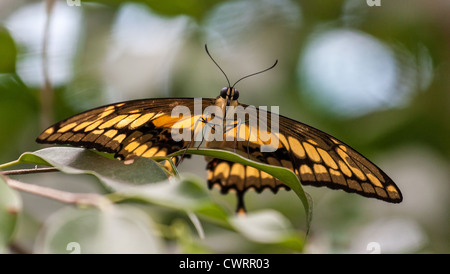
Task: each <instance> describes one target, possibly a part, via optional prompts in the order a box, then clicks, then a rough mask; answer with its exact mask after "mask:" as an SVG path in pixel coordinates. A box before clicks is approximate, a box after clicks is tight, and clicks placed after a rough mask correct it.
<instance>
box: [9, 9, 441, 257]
mask: <svg viewBox="0 0 450 274" xmlns="http://www.w3.org/2000/svg"><path fill="white" fill-rule="evenodd" d="M77 2H78V1H70V0H69V1H65V0H57V1H24V0H0V163H4V162H8V161H12V160H14V159H16V158H17V157H18V156H19V155H20V154H21V153H22V152H25V151H34V150H37V149H39V148H40V146H39V145H38V144H36V143H35V142H34V140H35V138H36V136H37V135H38V134H39V133H40V132H41V130H43V129H44V128H46V127H47V126H49V125H50V124H51V123H54V122H56V121H59V120H61V119H64V118H66V117H68V116H70V115H73V114H76V113H79V112H81V111H84V110H87V109H90V108H93V107H96V106H100V105H104V104H107V103H112V102H118V101H124V100H128V99H138V98H155V97H209V98H210V97H216V96H217V95H218V94H219V91H220V89H221V88H222V87H224V86H226V80H225V78H224V77H223V75H222V73H221V72H220V71H219V70H218V69H217V68H216V67H215V65H214V64H213V63H212V62H211V60H210V59H209V57H208V56H207V55H206V53H205V51H204V44H205V43H206V44H208V48H209V50H210V52H211V54H212V55H213V56H214V57H215V59H216V60H217V61H218V63H219V64H220V65H221V67H222V68H223V69H224V71H225V72H226V73H227V74H228V77H229V78H230V81H231V82H232V83H233V82H234V81H236V80H237V79H239V78H240V77H242V76H244V75H247V74H249V73H253V72H256V71H259V70H261V69H263V68H266V67H268V66H270V65H271V64H273V62H274V60H275V59H278V60H279V63H278V65H277V66H276V67H275V69H273V70H271V71H269V72H266V73H264V74H263V75H259V76H255V77H253V78H250V79H246V80H245V81H242V82H240V83H239V85H238V86H237V88H238V89H239V91H240V99H239V100H240V102H242V103H245V104H251V105H255V106H273V105H274V106H279V107H280V113H281V114H282V115H285V116H288V117H291V118H293V119H296V120H298V121H301V122H304V123H306V124H309V125H312V126H314V127H316V128H319V129H321V130H323V131H325V132H328V133H330V134H331V135H334V136H336V137H337V138H339V139H341V140H343V141H344V142H346V143H347V144H350V145H351V146H352V147H354V148H355V149H356V150H358V151H359V152H361V153H362V154H363V155H365V156H367V157H368V158H369V159H371V160H372V161H373V162H375V163H376V164H377V165H378V166H380V167H381V168H382V169H383V170H384V171H386V173H387V174H389V176H390V177H391V178H392V179H393V180H394V181H395V182H396V184H397V185H398V186H399V187H400V189H401V190H402V193H403V196H404V201H403V202H402V203H401V204H398V205H394V204H387V203H384V202H381V201H379V200H375V199H367V198H364V197H360V196H357V195H354V194H347V193H345V192H343V191H333V190H329V189H325V188H313V187H305V190H306V191H308V192H309V193H310V194H311V196H312V198H313V199H314V206H315V207H314V219H313V222H312V227H311V233H310V235H309V238H308V242H307V244H306V247H305V252H306V253H369V252H370V248H369V249H368V246H369V243H370V242H378V243H379V244H380V248H381V251H382V252H387V253H449V252H450V213H449V212H450V200H449V199H448V198H449V194H450V185H449V184H450V168H449V167H450V142H449V140H450V121H449V117H450V28H449V26H450V17H449V16H448V14H450V2H449V1H448V0H434V1H425V0H389V1H387V0H381V1H379V3H380V6H369V5H368V2H377V1H366V0H329V1H309V0H297V1H294V0H243V1H239V0H236V1H220V0H215V1H200V0H173V1H157V0H147V1H146V0H142V1H122V0H114V1H107V0H103V1H83V0H82V1H81V2H80V5H77ZM52 3H53V5H52ZM69 4H71V5H69ZM72 4H74V5H72ZM46 7H51V9H50V8H48V9H47V12H46ZM48 11H50V12H48ZM46 24H48V31H45V26H46ZM44 39H47V44H46V47H44V46H43V45H44V43H43V41H44ZM44 48H45V51H44ZM44 52H45V54H43V53H44ZM45 55H46V56H45ZM44 57H45V58H44ZM43 60H45V61H44V62H43ZM46 78H47V79H46ZM46 80H47V81H46ZM205 167H206V162H205V161H204V160H203V159H202V158H201V157H193V159H192V160H189V161H186V162H184V163H183V165H182V166H181V168H180V169H181V172H190V173H194V174H197V175H198V176H200V177H202V178H206V171H205ZM60 176H61V175H56V174H52V175H39V176H35V177H25V176H24V177H23V178H22V179H23V181H29V182H33V183H36V184H41V185H46V186H51V187H55V188H60V189H65V190H70V191H97V190H98V189H97V187H96V185H95V184H92V183H91V182H89V179H86V178H83V180H82V182H78V181H79V180H78V178H77V177H75V178H73V177H67V176H66V177H63V178H64V179H61V177H60ZM250 192H251V191H250ZM211 194H212V195H214V199H217V200H221V201H223V203H225V204H227V205H228V206H229V208H231V209H232V208H233V207H234V199H235V198H234V196H233V195H227V196H221V195H220V194H219V193H218V191H217V190H213V191H212V193H211ZM21 196H22V198H23V203H24V214H23V216H22V219H21V222H24V223H26V224H27V225H23V226H21V227H22V228H19V231H18V235H19V236H20V237H18V238H19V239H20V242H18V243H17V246H16V248H17V247H18V246H20V248H23V249H25V250H27V249H28V250H30V249H31V248H32V247H33V244H34V242H33V241H34V240H33V239H34V237H35V236H36V234H37V233H38V231H39V229H40V226H41V225H42V223H43V222H44V221H45V220H47V218H48V216H50V215H51V214H52V213H54V212H55V208H59V207H61V204H59V203H57V202H54V201H49V200H48V199H44V198H40V197H36V196H32V195H28V194H23V193H21ZM246 200H247V208H248V209H249V210H250V211H252V210H256V209H264V208H274V209H276V210H278V211H279V212H281V213H282V214H283V215H285V216H286V217H287V218H288V219H289V220H290V221H291V222H292V223H293V224H294V226H295V227H302V224H303V223H304V218H303V214H304V213H303V207H302V205H301V203H300V202H299V201H298V199H296V197H295V195H294V194H293V193H292V192H286V191H280V192H279V193H278V194H277V195H273V194H272V193H270V192H268V191H265V192H264V193H262V194H256V193H248V194H247V195H246ZM23 227H26V228H23ZM207 229H208V227H206V228H205V230H206V232H205V234H206V236H207V237H206V238H207V239H206V240H205V241H208V230H207ZM221 239H222V241H221ZM230 239H231V238H230V237H229V235H220V234H214V236H213V237H210V239H209V241H210V245H211V246H213V248H212V250H214V252H238V253H239V252H248V250H251V251H255V250H252V249H247V248H246V247H244V246H243V247H242V248H241V247H239V246H236V245H238V244H239V243H238V242H237V243H236V244H235V245H234V246H232V247H231V245H233V244H232V243H233V241H231V240H230ZM264 252H277V249H273V250H271V249H268V250H264Z"/></svg>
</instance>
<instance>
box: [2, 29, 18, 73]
mask: <svg viewBox="0 0 450 274" xmlns="http://www.w3.org/2000/svg"><path fill="white" fill-rule="evenodd" d="M16 56H17V48H16V45H15V43H14V40H13V38H12V37H11V35H9V33H8V31H7V30H6V29H5V28H3V27H0V73H14V72H15V71H16Z"/></svg>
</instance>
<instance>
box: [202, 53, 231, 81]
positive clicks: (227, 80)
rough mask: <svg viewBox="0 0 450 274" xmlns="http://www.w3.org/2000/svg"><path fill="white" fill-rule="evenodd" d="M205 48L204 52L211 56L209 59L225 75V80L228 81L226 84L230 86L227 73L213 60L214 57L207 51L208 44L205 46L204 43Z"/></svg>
mask: <svg viewBox="0 0 450 274" xmlns="http://www.w3.org/2000/svg"><path fill="white" fill-rule="evenodd" d="M205 50H206V53H208V56H209V58H211V60H212V61H213V62H214V64H216V66H217V67H218V68H219V69H220V71H221V72H222V73H223V75H225V78H226V79H227V82H228V86H231V85H230V80H228V77H227V74H226V73H225V71H223V69H222V68H221V67H220V66H219V64H217V62H216V61H215V60H214V58H212V56H211V54H210V53H209V51H208V46H206V44H205Z"/></svg>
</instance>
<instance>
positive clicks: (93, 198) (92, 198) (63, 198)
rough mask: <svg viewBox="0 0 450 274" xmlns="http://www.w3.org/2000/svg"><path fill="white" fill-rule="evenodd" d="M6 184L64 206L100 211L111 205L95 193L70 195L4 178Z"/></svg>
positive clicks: (70, 193)
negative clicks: (83, 207)
mask: <svg viewBox="0 0 450 274" xmlns="http://www.w3.org/2000/svg"><path fill="white" fill-rule="evenodd" d="M6 182H7V184H8V185H9V186H10V187H11V188H13V189H17V190H20V191H25V192H28V193H32V194H35V195H39V196H42V197H46V198H50V199H53V200H56V201H60V202H63V203H66V204H75V205H90V206H95V207H98V208H100V209H104V208H106V207H107V206H109V205H110V204H111V202H110V201H109V200H108V199H107V198H105V197H103V196H102V195H100V194H97V193H72V192H67V191H62V190H57V189H53V188H49V187H44V186H38V185H32V184H27V183H23V182H20V181H17V180H14V179H11V178H8V177H6Z"/></svg>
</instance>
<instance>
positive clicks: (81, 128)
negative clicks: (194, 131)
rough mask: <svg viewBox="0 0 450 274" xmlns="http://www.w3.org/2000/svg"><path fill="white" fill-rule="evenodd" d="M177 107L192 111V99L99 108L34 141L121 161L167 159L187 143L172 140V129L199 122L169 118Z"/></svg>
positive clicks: (160, 100) (185, 118)
mask: <svg viewBox="0 0 450 274" xmlns="http://www.w3.org/2000/svg"><path fill="white" fill-rule="evenodd" d="M213 102H214V99H202V106H203V107H206V106H208V105H210V104H212V103H213ZM177 106H182V107H187V110H189V111H191V110H194V99H192V98H161V99H147V100H135V101H128V102H122V103H116V104H111V105H107V106H102V107H99V108H95V109H92V110H88V111H86V112H83V113H80V114H77V115H75V116H72V117H70V118H68V119H66V120H63V121H61V122H59V123H57V124H55V125H53V126H51V127H49V128H48V129H46V130H45V131H43V132H42V133H41V134H40V135H39V136H38V138H37V139H36V141H37V142H38V143H46V144H69V145H73V146H82V147H85V148H93V149H96V150H98V151H103V152H108V153H115V157H116V158H119V159H121V160H128V159H133V158H134V157H136V156H142V157H147V158H150V157H155V156H166V155H168V154H171V153H173V152H176V151H178V150H180V149H181V148H183V147H186V146H187V145H188V143H189V142H187V141H184V140H179V141H176V140H174V139H173V138H172V134H171V129H172V127H174V126H177V125H180V124H181V125H187V127H186V128H188V127H189V128H190V127H191V126H193V125H194V124H195V123H194V122H193V121H194V120H195V119H199V118H198V117H194V112H193V111H192V112H189V113H191V115H189V116H187V117H186V116H183V115H175V116H174V117H172V110H173V109H174V108H175V107H177Z"/></svg>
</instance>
